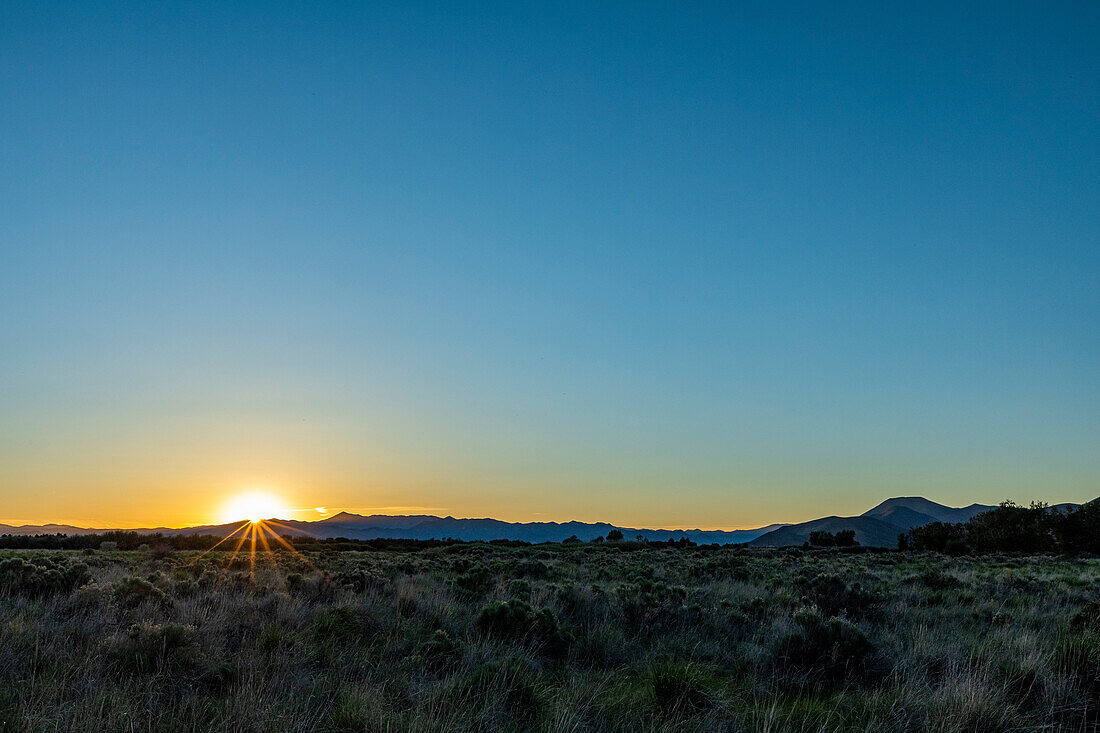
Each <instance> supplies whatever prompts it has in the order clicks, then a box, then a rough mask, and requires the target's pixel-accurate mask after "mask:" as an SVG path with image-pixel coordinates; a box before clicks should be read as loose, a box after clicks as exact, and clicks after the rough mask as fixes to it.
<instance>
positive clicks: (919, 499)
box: [863, 496, 997, 529]
mask: <svg viewBox="0 0 1100 733" xmlns="http://www.w3.org/2000/svg"><path fill="white" fill-rule="evenodd" d="M996 508H997V507H996V506H992V505H989V504H971V505H970V506H965V507H959V508H955V507H949V506H944V505H943V504H937V503H936V502H934V501H930V500H928V499H925V498H924V497H923V496H899V497H896V498H893V499H887V500H886V501H884V502H882V503H881V504H879V505H878V506H876V507H875V508H873V509H868V510H867V511H865V512H864V513H863V516H865V517H878V518H879V519H886V518H887V517H889V516H891V515H892V514H894V513H897V512H900V510H902V509H906V510H909V511H912V512H916V513H918V514H924V515H926V516H928V517H931V519H929V520H928V521H929V522H944V523H955V522H966V521H969V520H970V518H971V517H973V516H975V515H977V514H981V513H982V512H987V511H989V510H990V509H996ZM900 516H901V517H905V516H906V515H905V514H901V515H900ZM887 521H889V520H887ZM901 521H902V522H903V523H904V522H905V521H907V520H905V519H902V520H901ZM927 523H928V522H922V523H921V524H927ZM892 524H896V522H892ZM899 526H900V525H899ZM909 526H912V527H918V526H920V525H919V524H912V525H909ZM907 529H908V527H907Z"/></svg>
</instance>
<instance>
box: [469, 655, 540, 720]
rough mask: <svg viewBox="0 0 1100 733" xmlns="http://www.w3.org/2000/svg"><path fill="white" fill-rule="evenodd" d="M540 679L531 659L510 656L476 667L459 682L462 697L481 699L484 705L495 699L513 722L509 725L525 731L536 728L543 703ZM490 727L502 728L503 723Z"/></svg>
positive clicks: (489, 704)
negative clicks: (538, 683) (539, 686)
mask: <svg viewBox="0 0 1100 733" xmlns="http://www.w3.org/2000/svg"><path fill="white" fill-rule="evenodd" d="M537 680H538V676H537V675H536V673H535V672H534V670H533V669H532V668H531V666H530V665H529V664H528V663H526V662H524V661H523V660H520V659H515V658H512V657H509V658H508V659H505V660H503V661H500V662H487V663H485V664H483V665H481V666H480V667H478V668H477V669H475V670H474V671H473V672H472V673H471V674H470V675H469V677H467V678H466V679H465V680H463V681H462V682H461V683H460V685H459V691H460V692H462V693H464V694H463V699H476V700H478V701H479V706H480V707H481V708H483V709H484V708H486V707H488V706H491V705H492V702H490V701H496V702H497V703H498V704H499V706H500V708H501V709H502V711H503V712H504V713H505V714H506V715H507V716H508V718H509V722H511V723H512V726H509V727H515V728H516V729H518V730H524V731H526V730H531V729H532V728H534V724H535V721H536V719H537V718H538V714H539V711H540V709H541V707H542V699H541V696H540V695H539V691H538V686H537ZM483 712H484V710H483ZM491 729H493V730H500V729H501V726H499V725H496V724H494V725H492V727H491Z"/></svg>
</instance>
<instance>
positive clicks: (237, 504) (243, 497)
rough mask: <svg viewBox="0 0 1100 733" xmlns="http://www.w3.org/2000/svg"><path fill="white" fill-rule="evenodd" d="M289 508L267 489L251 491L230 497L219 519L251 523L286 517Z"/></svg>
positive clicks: (225, 521) (226, 521)
mask: <svg viewBox="0 0 1100 733" xmlns="http://www.w3.org/2000/svg"><path fill="white" fill-rule="evenodd" d="M289 514H290V509H289V508H288V507H287V505H286V502H284V501H283V500H282V499H280V498H279V497H278V496H275V495H274V494H272V493H269V492H267V491H251V492H249V493H247V494H237V495H236V496H234V497H232V498H230V499H229V500H228V501H227V502H226V503H225V505H224V506H223V507H222V510H221V514H220V516H221V521H222V522H224V523H227V524H228V523H229V522H243V521H244V520H246V519H247V520H248V521H250V522H252V523H256V522H259V521H261V520H264V519H286V518H287V516H288V515H289Z"/></svg>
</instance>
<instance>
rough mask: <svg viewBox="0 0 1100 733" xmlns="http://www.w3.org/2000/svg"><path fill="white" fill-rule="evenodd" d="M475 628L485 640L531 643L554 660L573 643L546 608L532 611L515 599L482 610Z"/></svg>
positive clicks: (570, 634) (569, 635)
mask: <svg viewBox="0 0 1100 733" xmlns="http://www.w3.org/2000/svg"><path fill="white" fill-rule="evenodd" d="M476 624H477V628H478V630H479V631H480V632H481V633H482V634H484V635H486V636H495V637H500V638H509V639H525V640H529V641H533V642H535V643H536V644H537V645H538V646H540V647H541V648H542V650H543V651H544V652H546V653H547V654H549V655H550V656H555V657H560V656H563V655H564V654H565V653H566V652H567V651H568V647H569V644H570V643H572V641H573V635H572V633H571V632H570V631H569V630H568V629H567V628H565V627H564V626H562V625H561V624H559V623H558V622H557V619H555V618H554V614H553V613H552V612H551V611H550V609H549V608H542V609H539V610H535V609H534V608H532V607H531V604H529V603H528V602H527V601H524V600H521V599H519V598H513V599H512V600H510V601H493V602H491V603H489V604H487V605H485V606H483V607H482V608H481V611H479V612H478V615H477V621H476Z"/></svg>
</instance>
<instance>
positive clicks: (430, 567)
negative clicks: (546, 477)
mask: <svg viewBox="0 0 1100 733" xmlns="http://www.w3.org/2000/svg"><path fill="white" fill-rule="evenodd" d="M231 555H232V553H231V552H229V551H227V552H221V551H220V548H219V551H215V552H212V553H209V554H207V555H202V556H200V554H199V553H197V552H176V553H167V554H153V553H150V552H144V553H142V552H121V551H108V552H95V553H91V554H83V553H77V552H47V551H6V552H4V553H0V562H2V559H3V558H12V557H18V558H22V559H23V560H26V561H27V562H30V563H32V564H36V565H41V566H42V567H43V568H44V570H43V572H45V568H46V565H47V564H48V563H52V565H51V567H53V568H54V570H55V573H54V574H53V575H49V576H48V577H47V576H43V577H38V578H35V579H33V582H32V580H28V579H27V569H26V566H25V565H23V566H20V567H21V568H22V570H20V572H21V573H22V576H21V577H23V578H24V580H22V581H18V582H17V581H15V580H13V579H12V577H9V576H4V575H3V570H2V568H0V579H3V578H5V577H7V579H6V580H3V585H0V730H18V731H23V730H26V731H46V730H48V731H104V730H110V731H193V730H209V731H279V732H280V733H283V732H285V731H360V730H363V731H497V730H512V731H528V730H536V731H563V732H565V731H569V732H580V731H601V732H602V731H655V732H656V731H726V730H728V731H889V732H890V733H902V732H904V731H991V732H992V731H1056V730H1064V731H1094V730H1097V729H1098V725H1100V642H1098V639H1100V619H1095V618H1093V617H1092V616H1090V615H1089V614H1090V613H1092V614H1094V611H1089V610H1088V609H1089V608H1092V609H1095V608H1096V606H1091V607H1090V606H1086V603H1087V602H1088V601H1089V600H1090V599H1095V598H1097V596H1098V592H1097V589H1098V587H1100V586H1098V582H1100V562H1098V561H1096V560H1066V559H1055V558H1047V557H1034V558H1017V557H996V556H992V557H985V558H960V559H956V560H945V559H944V558H942V557H941V556H932V555H905V554H899V553H885V554H857V553H852V554H849V553H838V552H827V551H814V552H807V551H772V550H759V551H756V550H752V551H749V550H744V549H739V548H734V547H730V548H689V549H682V548H680V549H672V548H655V547H641V548H638V547H634V546H632V545H629V544H625V545H616V544H614V543H612V544H604V545H600V546H595V545H582V546H573V547H562V546H535V547H529V548H506V547H496V546H488V545H481V544H471V545H459V546H452V547H438V548H434V549H427V550H422V551H419V552H413V551H409V552H395V551H372V552H326V551H322V550H318V551H311V552H309V553H307V555H306V556H301V555H297V554H295V553H292V552H290V551H287V550H281V549H280V550H277V551H275V552H270V553H267V552H259V553H257V555H256V566H255V567H254V568H253V567H251V566H250V563H249V561H248V555H247V553H241V554H240V555H238V556H237V558H236V560H235V561H233V562H230V557H231ZM46 558H53V559H52V560H49V561H47V559H46ZM77 563H84V564H86V565H87V566H88V567H87V573H86V576H85V575H82V573H83V571H82V570H81V569H79V568H77V569H76V570H72V569H69V570H67V568H69V566H71V565H75V564H77ZM66 572H67V573H68V575H65V573H66ZM78 576H79V578H78V580H79V582H80V585H79V587H71V582H70V584H69V585H68V586H67V585H65V581H62V580H58V578H62V577H64V578H67V579H68V580H69V581H72V579H73V578H77V577H78ZM50 583H56V584H57V587H51V586H50ZM857 586H858V587H857ZM512 599H519V600H522V601H523V603H522V604H518V603H510V604H503V605H497V606H491V604H493V602H494V601H501V602H503V601H511V600H512ZM486 606H490V609H491V610H490V611H485V612H483V609H485V608H486ZM502 609H503V610H502ZM543 609H548V610H547V611H543ZM822 609H828V611H829V612H833V613H835V615H836V616H837V618H832V617H831V616H830V614H829V613H823V612H822ZM1083 609H1084V610H1083ZM486 614H495V615H493V616H492V617H491V618H488V620H486ZM479 618H480V619H481V621H480V622H479Z"/></svg>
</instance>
